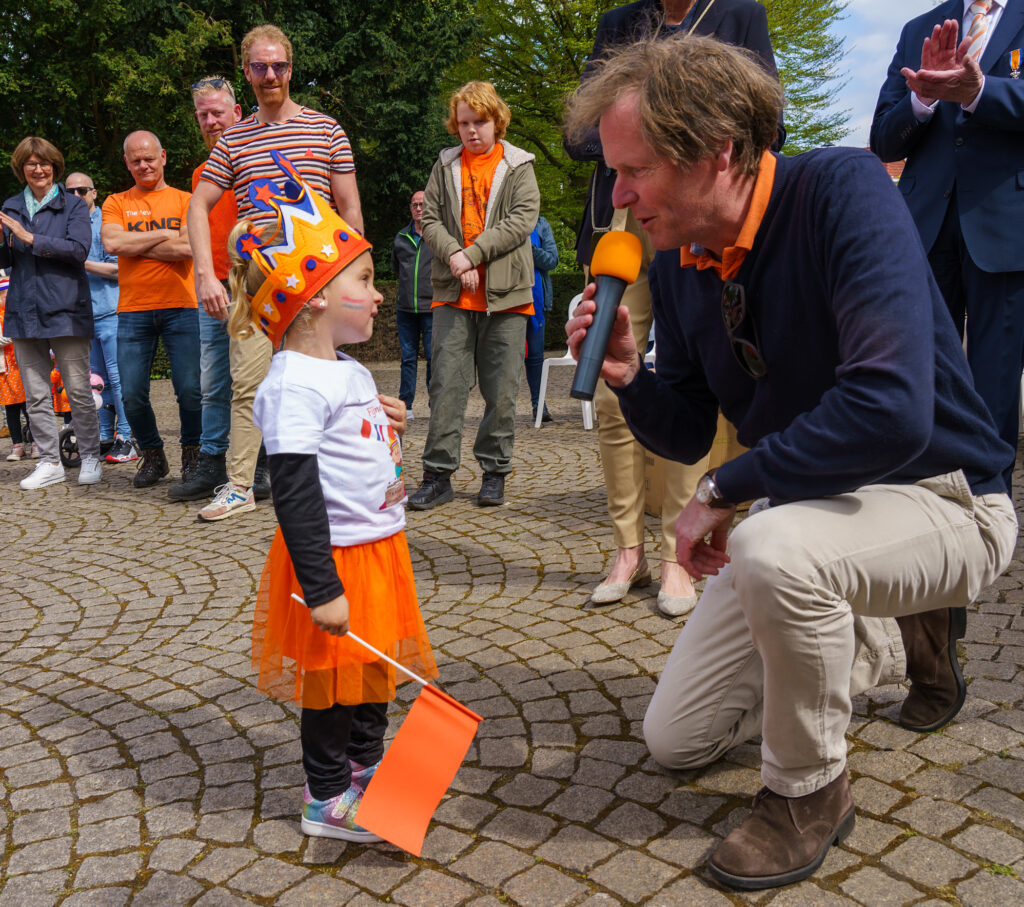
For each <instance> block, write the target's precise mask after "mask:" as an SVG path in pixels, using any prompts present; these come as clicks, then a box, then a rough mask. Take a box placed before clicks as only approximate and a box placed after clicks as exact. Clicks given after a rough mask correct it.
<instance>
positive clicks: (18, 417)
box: [0, 271, 32, 460]
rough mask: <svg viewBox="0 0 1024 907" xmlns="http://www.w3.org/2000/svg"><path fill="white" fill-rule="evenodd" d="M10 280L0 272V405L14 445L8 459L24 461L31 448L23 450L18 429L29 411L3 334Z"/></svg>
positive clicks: (16, 363) (18, 374)
mask: <svg viewBox="0 0 1024 907" xmlns="http://www.w3.org/2000/svg"><path fill="white" fill-rule="evenodd" d="M9 283H10V281H9V279H8V277H7V275H6V274H4V272H3V271H0V405H3V407H4V415H5V417H6V419H7V427H8V428H9V429H10V432H11V444H12V445H13V446H12V447H11V452H10V453H9V454H8V455H7V459H8V460H23V459H24V458H25V457H27V456H29V455H30V454H31V451H29V450H26V444H25V439H24V437H23V436H22V432H21V428H22V424H21V423H22V416H24V417H25V421H26V422H27V421H28V413H27V412H26V411H25V388H24V386H23V385H22V383H21V372H19V371H18V360H17V359H15V358H14V343H13V342H12V341H11V339H10V338H9V337H5V336H4V308H5V306H6V304H7V287H8V285H9ZM27 446H28V447H31V446H32V445H31V444H28V445H27Z"/></svg>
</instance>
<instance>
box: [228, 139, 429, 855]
mask: <svg viewBox="0 0 1024 907" xmlns="http://www.w3.org/2000/svg"><path fill="white" fill-rule="evenodd" d="M272 154H273V155H274V158H275V160H276V161H277V163H278V165H279V166H280V167H281V169H282V171H284V174H285V175H286V177H287V178H288V180H289V182H285V183H284V185H283V186H280V187H279V186H278V185H277V184H275V183H274V182H272V181H270V180H266V179H262V180H258V181H257V182H256V183H255V184H254V185H253V187H252V189H251V190H250V198H251V199H252V200H253V203H254V204H255V205H257V206H258V207H261V208H263V209H264V210H268V211H272V212H274V213H275V214H276V217H277V222H276V224H274V225H272V226H270V227H265V228H264V229H263V232H262V234H257V233H255V232H254V231H253V227H252V223H251V222H249V221H245V222H243V223H242V224H239V225H238V226H236V227H235V230H234V232H233V233H232V238H231V240H230V242H229V248H230V249H231V250H232V261H233V265H232V269H231V291H232V297H233V299H234V306H233V309H232V314H231V321H230V323H229V327H228V330H229V332H230V333H231V334H232V336H235V337H238V336H244V335H245V334H246V333H247V332H250V331H252V329H253V325H255V326H256V327H258V328H259V329H260V330H262V331H263V332H264V333H265V334H266V335H267V337H268V338H269V339H270V341H271V342H272V343H273V345H274V349H275V350H279V352H276V354H275V355H274V357H273V359H272V361H271V365H270V371H269V373H268V374H267V377H266V379H264V381H263V383H262V384H261V385H260V388H259V391H258V392H257V394H256V400H255V405H254V410H253V412H254V421H255V423H256V425H257V427H258V428H259V429H260V431H262V432H263V441H264V443H265V444H266V448H267V453H268V454H269V466H270V473H271V477H272V482H273V487H274V509H275V511H276V512H277V517H278V521H279V523H280V528H279V529H278V531H277V534H276V536H275V538H274V541H273V544H272V545H271V548H270V553H269V555H268V556H267V562H266V566H265V567H264V570H263V577H262V580H261V582H260V590H259V594H258V598H257V603H256V614H255V622H254V626H253V663H254V667H256V668H258V670H259V687H260V689H261V690H263V691H264V692H267V693H269V694H270V695H273V696H277V697H279V698H292V699H295V700H296V701H297V702H301V703H302V721H301V738H302V764H303V768H304V769H305V772H306V779H307V784H306V790H305V797H304V800H305V803H304V806H303V810H302V830H303V831H304V832H305V833H306V834H309V835H323V836H326V837H332V838H341V839H343V840H347V841H362V842H366V841H377V840H380V839H379V838H378V837H376V836H375V835H373V834H371V833H370V832H368V831H366V830H365V829H364V828H362V827H360V826H359V825H358V824H357V812H358V809H359V804H360V802H361V800H362V796H363V790H364V788H365V787H366V785H367V784H368V783H369V780H370V778H371V777H372V776H373V773H374V771H375V769H376V767H377V764H378V763H379V762H380V758H381V756H382V754H383V751H384V732H385V729H386V728H387V702H388V701H389V700H391V699H394V696H395V683H396V676H395V671H394V669H393V668H392V667H390V666H389V665H388V664H387V663H386V662H384V661H382V660H380V659H378V658H377V657H376V656H374V655H373V654H372V653H370V652H369V651H367V650H366V649H364V648H363V647H362V646H360V645H358V644H357V643H355V642H353V641H352V640H351V639H346V638H344V637H345V634H346V633H347V632H348V629H349V627H351V628H352V630H353V632H354V633H356V634H357V635H359V636H360V637H361V638H362V639H364V640H366V641H367V642H369V643H370V644H371V645H373V646H375V647H376V648H378V649H379V650H381V651H383V652H385V653H386V654H388V655H390V656H392V657H393V658H395V659H397V660H398V661H399V662H401V663H402V664H404V665H406V666H407V667H408V668H410V669H411V670H413V671H414V672H416V673H417V674H420V676H426V677H436V676H437V668H436V666H435V664H434V658H433V654H432V652H431V650H430V645H429V643H428V641H427V635H426V630H425V628H424V626H423V619H422V618H421V616H420V613H419V607H418V605H417V603H416V589H415V585H414V581H413V575H412V563H411V561H410V558H409V549H408V546H407V544H406V541H405V533H404V531H403V529H404V526H405V511H404V508H403V504H404V502H405V487H404V483H403V480H402V465H401V448H400V445H399V441H398V436H400V435H401V434H402V432H403V431H404V429H405V405H404V404H403V403H402V402H401V401H399V400H398V399H397V398H394V397H385V396H382V395H379V394H377V390H376V387H375V386H374V383H373V378H372V377H371V375H370V373H369V372H368V371H367V370H366V369H365V368H363V367H362V366H361V365H360V364H359V363H358V362H356V361H355V360H354V359H352V358H350V357H348V356H345V355H342V354H340V353H337V352H336V347H338V346H339V345H341V344H348V343H359V342H362V341H365V340H367V339H369V337H370V334H371V333H372V332H373V318H374V316H375V315H376V314H377V306H378V304H379V303H380V301H381V299H382V298H383V297H382V296H381V295H380V293H378V292H377V291H376V289H374V286H373V260H372V258H371V257H370V244H369V243H368V242H367V241H366V240H365V239H364V238H363V237H362V236H360V235H359V233H357V232H356V231H355V230H353V229H352V228H351V227H349V226H348V224H346V223H345V222H344V221H343V220H342V219H341V218H340V217H338V215H337V214H336V213H334V211H332V210H331V209H330V207H329V206H328V205H327V203H326V202H325V201H324V200H323V199H322V198H320V197H319V196H318V195H317V194H316V192H314V191H313V190H312V189H310V188H309V187H308V186H307V185H305V184H304V183H303V182H302V179H301V177H300V176H299V174H298V172H297V171H295V169H294V168H293V167H292V166H291V164H290V163H289V162H288V161H287V160H286V159H285V158H283V157H282V156H281V155H280V154H278V153H277V152H272ZM282 190H283V191H282ZM293 592H295V593H298V594H300V595H301V596H302V598H303V599H304V600H305V602H306V605H305V606H304V605H301V604H299V603H298V602H296V601H295V600H294V599H293V598H292V597H291V595H292V593H293Z"/></svg>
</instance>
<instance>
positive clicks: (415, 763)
mask: <svg viewBox="0 0 1024 907" xmlns="http://www.w3.org/2000/svg"><path fill="white" fill-rule="evenodd" d="M292 598H294V599H295V600H296V601H297V602H301V603H302V604H306V603H305V602H304V601H302V599H301V598H300V597H299V596H298V595H296V594H295V593H294V592H293V593H292ZM345 635H346V636H347V637H348V638H349V639H351V640H352V641H353V642H357V643H359V645H361V646H365V647H366V648H367V649H369V650H370V651H371V652H373V654H374V655H376V656H377V657H378V658H382V659H383V660H384V661H386V662H388V663H389V664H391V665H392V666H394V667H395V668H397V669H398V670H399V671H401V672H402V673H403V674H407V675H408V676H409V677H411V678H412V679H413V680H415V681H416V682H417V683H419V684H422V685H423V690H422V691H421V692H420V695H419V696H418V697H417V699H416V701H415V702H414V703H413V704H412V708H411V709H409V714H408V715H406V716H405V721H403V722H402V727H401V729H400V730H399V731H398V733H397V734H396V735H395V739H394V740H392V741H391V746H390V747H389V748H388V751H387V752H386V753H385V754H384V758H383V759H382V760H381V763H380V765H379V766H378V767H377V771H376V772H375V773H374V775H373V780H372V781H371V782H370V783H369V784H368V785H367V786H366V792H365V793H364V794H363V800H362V803H360V804H359V811H358V812H357V813H356V821H357V822H358V823H359V824H360V825H361V826H362V827H363V828H365V829H367V830H368V831H372V832H373V833H374V834H375V835H380V837H382V838H384V840H386V841H390V842H391V843H392V844H394V845H396V846H397V847H401V848H402V849H403V850H407V851H409V853H411V854H413V856H417V857H418V856H419V855H420V853H421V851H422V850H423V839H424V838H425V837H426V834H427V825H429V824H430V819H431V817H432V816H433V815H434V812H435V810H436V809H437V805H438V804H439V803H440V802H441V798H442V797H443V796H444V794H445V791H447V790H448V788H449V787H450V786H451V783H452V779H453V778H454V777H455V773H456V772H457V771H458V770H459V766H460V765H461V764H462V760H463V759H464V758H465V757H466V750H468V749H469V745H470V744H471V743H472V742H473V738H474V737H475V736H476V729H477V725H479V724H480V722H481V721H483V718H481V717H480V716H479V715H478V714H477V713H476V712H474V711H471V710H470V709H467V708H466V707H465V706H464V705H462V704H461V703H459V702H456V701H455V700H454V699H452V697H451V696H447V695H446V694H444V693H442V692H441V691H440V690H439V689H438V688H437V687H434V686H431V685H430V684H429V683H427V682H426V681H425V680H424V679H423V678H422V677H418V676H417V675H416V674H413V672H412V671H410V670H409V669H408V668H406V667H404V666H403V665H400V664H399V663H398V662H397V661H395V660H394V659H392V658H388V656H387V655H385V654H384V653H383V652H381V651H380V650H379V649H375V648H374V647H373V646H371V645H370V644H369V643H368V642H365V641H363V640H362V639H360V638H359V637H358V636H356V635H355V633H352V632H349V633H346V634H345Z"/></svg>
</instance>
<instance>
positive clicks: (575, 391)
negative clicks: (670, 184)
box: [565, 230, 643, 400]
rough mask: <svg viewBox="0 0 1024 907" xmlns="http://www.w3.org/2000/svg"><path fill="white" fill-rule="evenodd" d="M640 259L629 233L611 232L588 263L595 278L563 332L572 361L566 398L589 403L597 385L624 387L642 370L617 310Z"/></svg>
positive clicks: (625, 313)
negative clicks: (599, 381) (601, 381)
mask: <svg viewBox="0 0 1024 907" xmlns="http://www.w3.org/2000/svg"><path fill="white" fill-rule="evenodd" d="M642 257H643V253H642V250H641V247H640V240H639V239H637V238H636V237H635V236H634V235H633V234H632V233H626V232H625V231H623V230H612V231H610V232H608V233H606V234H605V235H604V236H602V237H601V240H600V242H598V244H597V247H596V248H595V249H594V255H593V258H592V259H591V266H590V272H591V274H593V275H594V277H595V278H596V280H595V282H594V283H590V284H587V288H586V289H585V290H584V291H583V300H582V301H581V302H580V304H579V305H578V306H577V307H576V311H575V313H574V314H573V317H572V318H571V319H570V320H569V322H568V323H567V324H566V326H565V332H566V334H567V335H568V338H569V352H570V353H572V356H573V358H574V359H575V360H576V362H577V365H576V375H575V376H574V378H573V382H572V391H571V392H570V393H571V396H573V397H575V398H576V399H577V400H592V399H593V397H594V389H595V388H596V386H597V379H598V378H604V380H605V381H607V382H608V383H609V384H610V385H612V386H613V387H625V386H626V385H627V384H629V382H630V381H632V380H633V378H635V377H636V374H637V372H638V371H639V370H640V368H641V367H642V364H641V362H640V356H639V353H638V351H637V348H636V342H635V341H634V340H633V331H632V328H631V327H630V323H629V310H628V309H624V308H622V307H620V306H619V303H620V302H621V301H622V294H623V293H624V292H625V290H626V287H627V286H629V284H631V283H633V281H635V280H636V279H637V277H638V276H639V274H640V264H641V260H642Z"/></svg>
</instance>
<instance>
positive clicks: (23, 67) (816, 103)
mask: <svg viewBox="0 0 1024 907" xmlns="http://www.w3.org/2000/svg"><path fill="white" fill-rule="evenodd" d="M761 2H763V3H764V5H765V7H766V9H767V12H768V21H769V27H770V29H771V36H772V42H773V45H774V47H775V51H776V57H777V60H778V63H779V72H780V77H781V79H782V82H783V87H784V88H785V89H786V94H787V100H788V107H787V111H786V121H787V127H788V129H789V141H788V142H787V145H786V151H787V152H789V153H794V152H796V151H799V150H803V149H805V148H808V147H813V146H816V145H820V144H826V143H835V142H837V141H839V140H841V139H842V137H843V136H844V135H845V134H846V132H847V130H846V128H845V125H844V124H845V122H846V112H845V111H842V112H838V113H837V112H832V111H830V107H831V105H832V102H833V100H834V96H835V94H836V92H837V91H838V89H839V87H840V84H839V82H838V74H839V72H840V69H839V68H840V65H841V62H842V59H843V54H844V51H843V47H842V42H841V40H839V39H838V38H835V37H834V36H833V35H832V34H831V30H832V28H833V27H834V25H835V23H836V22H837V21H839V19H841V17H842V13H843V10H844V8H845V5H846V2H847V0H761ZM613 5H615V4H614V0H405V2H403V3H401V4H396V3H394V2H393V0H304V2H302V3H295V2H294V0H245V2H243V0H190V3H185V2H174V0H171V2H168V0H0V14H2V21H3V22H4V28H3V30H2V31H0V97H3V98H4V100H5V102H6V105H5V107H6V110H7V116H6V118H5V126H6V128H5V129H4V130H3V133H2V135H0V156H3V157H5V158H6V159H9V157H10V153H11V152H12V151H13V149H14V147H15V145H16V144H17V143H18V141H20V139H21V138H22V137H24V136H25V135H42V136H45V137H46V138H48V139H50V140H51V141H52V142H54V144H56V145H57V147H58V148H60V149H61V151H62V152H63V153H64V156H65V158H66V160H67V164H68V167H69V169H75V170H86V171H88V172H89V173H90V174H92V176H93V178H94V179H95V180H96V184H97V186H98V187H99V188H100V192H101V195H104V194H106V193H108V192H113V191H118V190H121V189H124V188H126V187H127V186H129V185H130V184H131V180H130V178H129V176H128V173H127V171H126V169H125V167H124V163H123V161H122V152H121V143H122V141H123V140H124V137H125V135H127V133H128V132H130V131H132V130H133V129H140V128H144V129H151V130H152V131H154V132H155V133H156V134H157V135H158V136H159V137H160V138H161V140H162V141H163V144H164V146H165V148H166V149H167V153H168V168H167V176H168V181H169V182H170V183H171V184H172V185H176V186H180V187H186V188H187V187H188V185H189V176H190V173H191V171H192V168H193V167H195V166H196V164H198V163H199V162H200V161H202V160H203V158H204V157H205V153H206V151H205V148H204V146H203V144H202V141H201V139H200V136H199V130H198V128H197V127H196V125H195V121H194V117H193V113H192V104H191V96H190V92H189V87H190V85H191V84H192V82H194V81H195V80H196V79H198V78H201V77H202V76H205V75H210V74H212V73H219V74H221V75H224V76H226V77H228V78H230V79H232V81H233V82H234V85H235V88H236V92H237V93H238V96H239V100H240V101H241V103H242V105H243V109H246V110H248V109H249V107H250V106H251V105H252V103H253V96H252V94H251V91H250V90H249V87H248V85H246V83H245V81H244V79H243V77H242V73H241V65H240V60H239V58H238V45H239V42H240V40H241V38H242V36H243V35H244V34H245V32H246V31H248V30H249V29H250V28H251V27H253V26H254V25H257V24H261V23H264V22H274V23H275V24H277V25H279V26H280V27H281V28H283V29H284V31H285V32H286V33H287V34H288V36H289V37H290V38H291V40H292V43H293V45H294V48H295V67H294V74H293V76H292V94H293V96H294V97H295V98H296V99H297V100H298V101H300V102H302V103H305V104H308V105H309V106H311V107H313V108H315V109H317V110H322V111H323V112H325V113H327V114H330V115H331V116H334V117H336V118H337V119H338V121H339V122H340V123H341V124H342V126H343V127H344V129H345V131H346V132H347V133H348V135H349V138H350V139H351V141H352V145H353V150H354V153H355V157H356V167H357V172H358V177H359V189H360V193H361V195H362V199H363V212H364V217H365V220H366V225H367V231H368V233H369V234H370V237H371V239H372V240H374V242H375V244H376V252H377V257H378V262H379V263H383V262H384V261H386V259H387V253H388V250H389V248H390V241H391V237H392V236H393V234H394V232H395V231H396V230H397V229H398V227H399V226H401V224H403V223H404V222H405V221H406V220H407V218H408V207H407V203H408V197H409V195H410V194H411V192H412V191H413V190H414V189H416V188H421V187H422V186H423V184H424V183H425V181H426V177H427V175H428V173H429V171H430V167H431V166H432V164H433V162H434V160H435V159H436V157H437V152H438V149H439V148H440V147H442V146H443V145H446V144H450V143H451V142H452V141H453V139H452V137H451V136H448V135H447V133H446V132H445V131H444V126H443V122H444V118H445V110H444V95H445V93H446V92H447V91H449V90H450V89H451V88H453V87H454V86H456V85H458V84H460V83H461V82H463V81H466V80H468V79H472V78H486V79H490V80H491V81H493V82H494V83H495V85H496V86H497V87H498V90H499V92H501V94H502V95H503V96H504V98H505V100H506V101H507V102H508V104H509V107H510V108H511V109H512V123H511V126H510V128H509V136H508V137H509V139H510V140H511V141H513V142H515V143H516V144H518V145H521V146H522V147H524V148H526V149H528V150H529V151H532V152H533V153H534V154H536V156H537V168H536V169H537V176H538V181H539V183H540V187H541V192H542V198H543V208H542V210H543V212H544V214H545V216H546V217H547V218H548V220H549V221H550V222H551V224H552V227H553V228H554V231H555V238H556V241H557V242H558V245H559V249H560V251H561V253H562V260H563V263H564V266H566V267H571V266H572V259H573V255H572V246H573V241H574V237H575V231H576V227H577V224H578V220H579V217H580V213H581V211H582V208H583V199H584V197H585V196H586V190H587V184H588V181H589V177H590V173H591V170H592V166H591V165H590V164H588V163H576V162H574V161H572V160H570V159H569V157H568V156H567V155H566V154H565V152H564V150H563V148H562V137H561V131H560V122H561V117H562V106H563V101H564V98H565V96H566V94H567V93H569V92H571V91H572V90H573V89H574V88H575V87H576V85H577V84H578V82H579V76H580V73H581V72H582V70H583V66H584V64H585V62H586V59H587V56H588V54H589V53H590V50H591V48H592V46H593V41H594V35H595V33H596V30H597V23H598V21H599V19H600V16H601V14H602V13H603V12H604V11H605V10H606V9H608V8H610V7H611V6H613ZM0 174H2V175H0V191H2V192H3V195H2V196H0V197H6V195H9V194H11V193H12V192H13V191H15V190H16V189H17V188H18V183H17V182H15V180H14V178H13V175H12V174H11V173H10V171H9V170H7V169H6V168H4V169H3V170H2V171H0Z"/></svg>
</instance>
